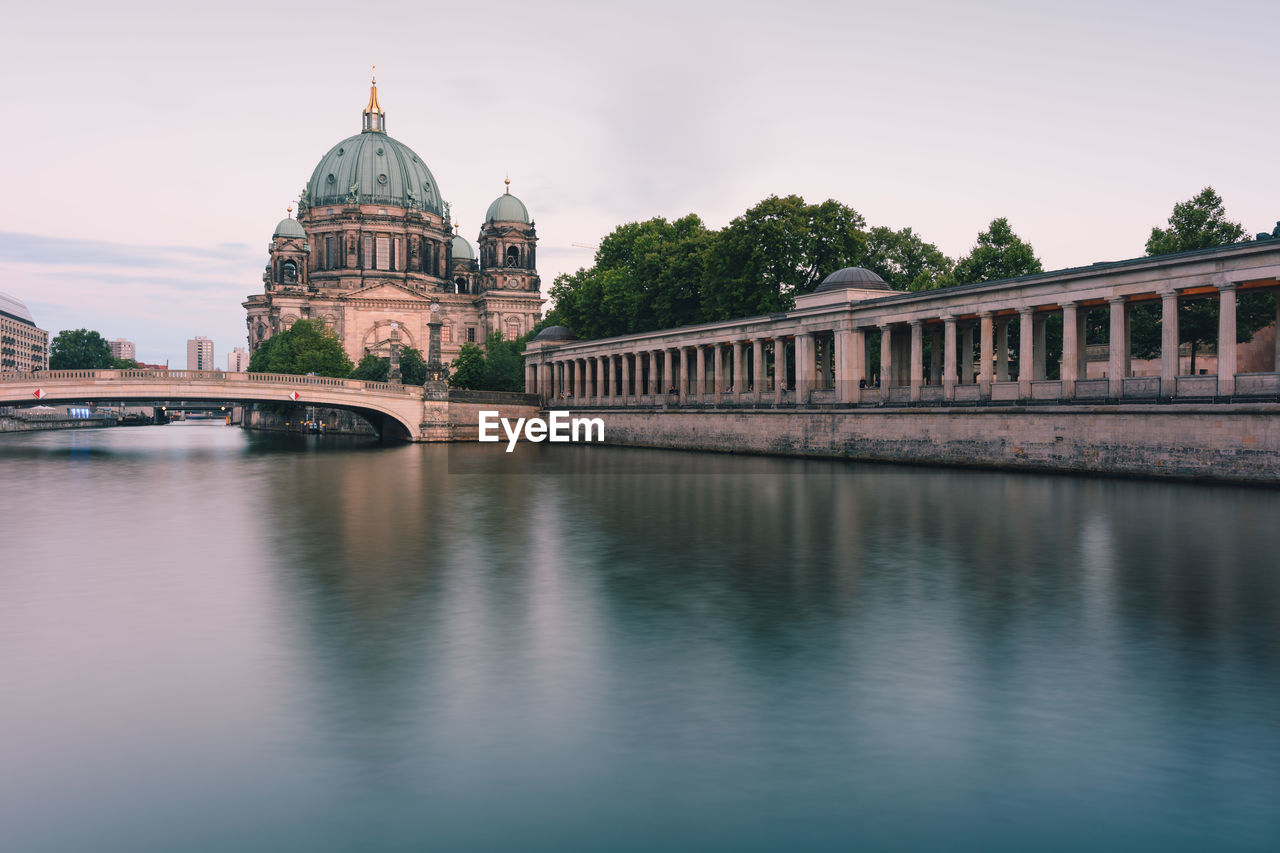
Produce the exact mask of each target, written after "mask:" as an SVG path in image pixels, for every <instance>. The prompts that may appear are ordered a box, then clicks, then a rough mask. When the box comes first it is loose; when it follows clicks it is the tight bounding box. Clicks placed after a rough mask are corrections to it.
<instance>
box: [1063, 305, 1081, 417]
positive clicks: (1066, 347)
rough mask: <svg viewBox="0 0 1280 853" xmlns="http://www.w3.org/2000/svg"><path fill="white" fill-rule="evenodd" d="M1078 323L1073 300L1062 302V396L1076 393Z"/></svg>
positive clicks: (1078, 362) (1078, 342) (1068, 396)
mask: <svg viewBox="0 0 1280 853" xmlns="http://www.w3.org/2000/svg"><path fill="white" fill-rule="evenodd" d="M1079 331H1080V324H1079V323H1078V322H1077V317H1076V304H1075V303H1074V302H1063V303H1062V370H1061V376H1062V396H1063V397H1064V398H1071V397H1074V396H1075V395H1076V380H1077V379H1078V378H1079V368H1080V358H1079V350H1080V340H1079V338H1078V337H1077V335H1078V333H1079Z"/></svg>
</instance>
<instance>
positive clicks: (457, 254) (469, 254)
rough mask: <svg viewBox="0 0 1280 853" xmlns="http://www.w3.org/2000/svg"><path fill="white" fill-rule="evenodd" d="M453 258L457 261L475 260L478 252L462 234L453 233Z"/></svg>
mask: <svg viewBox="0 0 1280 853" xmlns="http://www.w3.org/2000/svg"><path fill="white" fill-rule="evenodd" d="M453 259H454V260H455V261H457V260H463V261H474V260H475V259H476V253H475V251H474V250H473V249H472V248H471V244H470V243H469V242H467V238H466V237H463V236H462V235H461V234H454V235H453Z"/></svg>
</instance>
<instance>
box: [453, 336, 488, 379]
mask: <svg viewBox="0 0 1280 853" xmlns="http://www.w3.org/2000/svg"><path fill="white" fill-rule="evenodd" d="M449 367H450V369H451V371H452V372H451V373H450V375H449V384H450V385H452V386H453V387H454V388H471V389H473V390H481V389H483V388H484V384H485V374H486V366H485V360H484V350H482V349H480V347H478V346H476V345H475V344H473V343H465V344H463V345H462V349H460V350H459V351H458V356H457V358H455V359H454V360H453V363H452V364H450V365H449Z"/></svg>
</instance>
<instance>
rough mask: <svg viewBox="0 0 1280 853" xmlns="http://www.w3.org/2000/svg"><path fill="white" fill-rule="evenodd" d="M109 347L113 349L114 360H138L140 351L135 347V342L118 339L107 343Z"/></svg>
mask: <svg viewBox="0 0 1280 853" xmlns="http://www.w3.org/2000/svg"><path fill="white" fill-rule="evenodd" d="M107 345H108V346H110V347H111V357H112V358H131V359H133V360H135V361H137V359H138V349H137V347H135V346H134V345H133V341H126V340H125V339H124V338H116V339H115V340H114V341H107Z"/></svg>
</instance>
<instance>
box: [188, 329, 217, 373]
mask: <svg viewBox="0 0 1280 853" xmlns="http://www.w3.org/2000/svg"><path fill="white" fill-rule="evenodd" d="M217 369H218V366H217V365H216V364H214V362H213V341H211V340H209V339H208V338H206V337H205V336H204V335H196V336H195V337H194V338H192V339H191V340H189V341H187V370H217Z"/></svg>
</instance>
